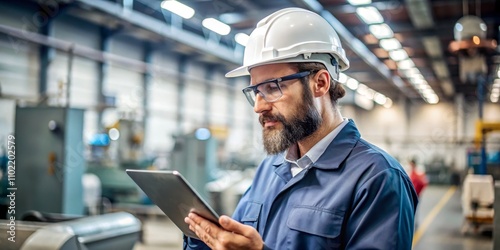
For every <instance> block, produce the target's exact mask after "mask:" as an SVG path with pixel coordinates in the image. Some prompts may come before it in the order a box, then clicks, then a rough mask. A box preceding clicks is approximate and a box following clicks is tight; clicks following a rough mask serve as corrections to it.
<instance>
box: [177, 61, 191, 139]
mask: <svg viewBox="0 0 500 250" xmlns="http://www.w3.org/2000/svg"><path fill="white" fill-rule="evenodd" d="M187 63H188V57H187V56H184V55H181V56H180V57H179V60H178V61H177V117H176V118H177V119H176V122H177V133H178V134H183V133H184V113H185V107H184V103H185V99H186V93H185V92H186V90H185V88H186V72H187Z"/></svg>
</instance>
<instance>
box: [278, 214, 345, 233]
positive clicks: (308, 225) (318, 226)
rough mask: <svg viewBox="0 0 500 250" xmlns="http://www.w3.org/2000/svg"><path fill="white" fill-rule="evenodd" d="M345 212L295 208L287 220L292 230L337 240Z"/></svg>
mask: <svg viewBox="0 0 500 250" xmlns="http://www.w3.org/2000/svg"><path fill="white" fill-rule="evenodd" d="M343 220H344V212H342V211H332V210H326V209H321V208H316V207H294V208H293V209H292V211H291V212H290V215H289V216H288V220H287V226H288V227H289V228H291V229H294V230H297V231H301V232H304V233H309V234H314V235H318V236H322V237H328V238H335V237H338V236H339V235H340V231H341V228H342V221H343Z"/></svg>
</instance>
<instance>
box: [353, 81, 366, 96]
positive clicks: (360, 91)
mask: <svg viewBox="0 0 500 250" xmlns="http://www.w3.org/2000/svg"><path fill="white" fill-rule="evenodd" d="M356 92H357V93H358V94H360V95H362V96H367V95H368V87H367V86H366V85H364V84H362V83H359V84H358V88H357V89H356Z"/></svg>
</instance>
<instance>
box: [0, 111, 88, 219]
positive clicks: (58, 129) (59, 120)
mask: <svg viewBox="0 0 500 250" xmlns="http://www.w3.org/2000/svg"><path fill="white" fill-rule="evenodd" d="M83 118H84V117H83V110H81V109H74V108H59V107H17V108H16V122H15V126H16V129H15V137H16V166H18V167H17V168H16V181H15V184H16V187H17V188H18V189H17V192H16V218H17V219H21V218H22V216H23V214H24V213H25V212H26V211H29V210H37V211H44V212H47V213H60V214H71V215H83V213H84V203H83V185H82V177H83V173H84V172H85V168H86V162H85V158H84V155H83V147H84V145H83V143H82V141H83V137H82V136H83V135H82V134H83ZM3 197H5V196H3Z"/></svg>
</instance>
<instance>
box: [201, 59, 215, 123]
mask: <svg viewBox="0 0 500 250" xmlns="http://www.w3.org/2000/svg"><path fill="white" fill-rule="evenodd" d="M214 69H215V67H214V65H211V64H208V65H207V66H206V67H205V105H204V106H205V110H204V118H203V125H204V126H207V127H210V125H211V123H210V112H211V111H212V102H211V100H212V88H213V84H212V81H213V80H214Z"/></svg>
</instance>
